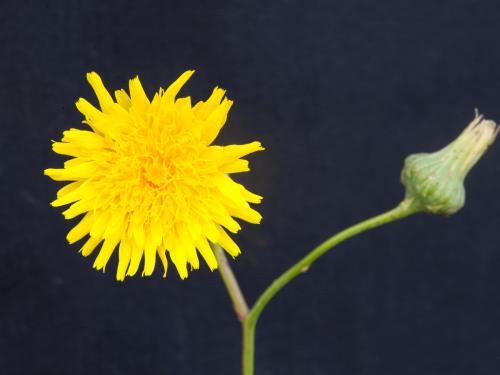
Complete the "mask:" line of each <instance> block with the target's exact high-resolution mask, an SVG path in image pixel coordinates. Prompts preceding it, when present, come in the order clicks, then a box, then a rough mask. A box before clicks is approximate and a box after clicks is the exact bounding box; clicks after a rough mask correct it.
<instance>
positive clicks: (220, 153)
mask: <svg viewBox="0 0 500 375" xmlns="http://www.w3.org/2000/svg"><path fill="white" fill-rule="evenodd" d="M192 74H193V71H187V72H185V73H184V74H182V75H181V76H180V77H179V78H178V79H177V80H176V81H175V82H174V83H173V84H172V85H170V87H169V88H167V89H166V90H162V89H160V90H159V92H158V93H156V94H155V96H154V98H153V99H152V100H151V101H150V100H149V99H148V97H147V96H146V94H145V92H144V90H143V88H142V85H141V83H140V81H139V78H137V77H136V78H134V79H132V80H130V82H129V90H130V95H128V94H127V93H126V92H125V90H117V91H115V99H116V101H115V100H113V98H112V97H111V95H110V94H109V92H108V91H107V90H106V88H105V87H104V85H103V83H102V80H101V78H100V77H99V75H97V73H89V74H87V80H88V82H89V83H90V85H91V86H92V88H93V89H94V91H95V94H96V96H97V99H98V101H99V105H100V110H99V109H97V108H96V107H94V106H93V105H92V104H90V103H89V102H88V101H86V100H85V99H82V98H80V99H79V100H78V101H77V103H76V107H77V108H78V110H79V111H80V112H81V113H82V114H83V115H84V116H85V121H84V123H86V124H87V125H88V126H89V127H90V130H80V129H74V128H72V129H69V130H67V131H65V132H63V138H62V140H61V142H54V143H53V145H52V148H53V150H54V152H56V153H58V154H62V155H67V156H70V157H72V159H70V160H68V161H66V162H65V163H64V168H61V169H52V168H51V169H46V170H45V174H46V175H47V176H49V177H51V178H52V179H53V180H56V181H70V183H68V184H67V185H66V186H64V187H63V188H62V189H60V190H59V191H58V193H57V199H56V200H55V201H53V202H52V205H53V206H63V205H68V204H71V205H70V207H69V208H68V209H66V211H64V212H63V215H64V217H65V218H66V219H72V218H75V217H77V216H79V215H83V217H82V218H81V220H80V222H79V223H78V224H77V225H76V226H75V227H74V228H73V229H71V230H70V232H69V233H68V235H67V240H68V242H69V243H74V242H76V241H78V240H80V239H82V238H84V237H86V236H88V238H87V241H86V242H85V243H84V245H83V246H82V248H81V253H82V255H84V256H88V255H90V254H91V253H92V252H93V251H94V249H96V248H97V246H98V245H99V244H101V243H102V245H101V247H100V251H99V254H98V255H97V257H96V259H95V261H94V268H96V269H98V270H101V269H102V270H104V268H105V266H106V264H107V262H108V260H109V259H110V257H111V255H112V254H113V252H114V250H115V248H117V247H118V268H117V272H116V278H117V279H118V280H124V278H125V276H133V275H135V274H136V272H137V270H138V269H139V266H140V263H141V260H142V259H143V258H144V270H143V272H142V275H143V276H149V275H151V274H152V272H153V270H154V267H155V263H156V259H157V256H158V258H159V259H160V260H161V262H162V264H163V268H164V274H163V276H165V275H166V272H167V264H168V260H167V255H168V258H170V260H171V261H172V262H173V263H174V265H175V267H176V269H177V271H178V273H179V275H180V277H181V278H182V279H184V278H186V277H187V276H188V266H187V265H188V264H189V265H190V266H191V268H192V269H197V268H199V259H198V253H199V254H201V256H202V257H203V259H204V260H205V261H206V263H207V264H208V266H209V267H210V269H211V270H213V269H215V268H217V260H216V258H215V256H214V253H213V251H212V248H211V246H210V242H211V243H214V244H216V243H218V244H220V245H221V246H222V247H223V248H224V249H225V250H226V251H227V252H228V253H229V254H230V255H232V256H233V257H235V256H236V255H238V254H239V253H240V249H239V247H238V245H236V243H235V242H234V241H233V240H232V239H231V237H229V235H228V234H227V232H226V230H227V231H229V232H231V233H236V232H238V231H239V230H240V225H239V224H238V222H237V221H236V220H234V218H238V219H242V220H245V221H247V222H250V223H254V224H258V223H259V222H260V220H261V216H260V214H259V213H258V212H257V211H255V210H254V209H252V208H251V207H250V205H249V203H260V201H261V199H262V198H261V197H260V196H258V195H256V194H253V193H251V192H250V191H248V190H247V189H246V188H245V187H244V186H243V185H241V184H238V183H236V182H235V181H233V180H232V179H231V177H229V174H231V173H239V172H246V171H248V170H249V168H248V161H247V160H245V159H242V157H244V156H245V155H248V154H250V153H252V152H255V151H260V150H263V148H262V146H261V144H260V142H251V143H248V144H242V145H229V146H216V145H212V143H213V141H214V140H215V138H216V137H217V135H218V133H219V131H220V130H221V128H222V127H223V126H224V123H225V122H226V118H227V114H228V112H229V109H230V108H231V105H232V103H233V102H232V101H231V100H228V99H227V98H225V97H224V95H225V91H224V90H222V89H220V88H217V87H216V88H215V89H214V90H213V93H212V95H211V96H210V97H209V98H208V99H207V100H206V101H200V102H198V103H197V104H196V105H195V106H191V98H190V97H183V98H177V99H176V96H177V94H178V92H179V90H180V89H181V88H182V86H183V85H184V84H185V83H186V81H187V80H188V79H189V78H190V77H191V75H192Z"/></svg>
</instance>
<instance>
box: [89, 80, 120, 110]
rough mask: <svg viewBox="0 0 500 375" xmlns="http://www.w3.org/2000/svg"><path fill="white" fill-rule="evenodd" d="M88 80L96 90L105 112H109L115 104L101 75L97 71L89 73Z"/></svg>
mask: <svg viewBox="0 0 500 375" xmlns="http://www.w3.org/2000/svg"><path fill="white" fill-rule="evenodd" d="M87 81H88V82H89V83H90V86H92V88H93V89H94V92H95V94H96V96H97V99H98V100H99V105H100V106H101V110H102V111H103V112H109V111H110V110H111V108H112V107H113V105H114V104H115V103H114V101H113V98H112V97H111V95H109V92H108V90H106V88H105V87H104V84H103V83H102V79H101V77H99V75H98V74H97V73H96V72H90V73H87Z"/></svg>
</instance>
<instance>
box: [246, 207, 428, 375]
mask: <svg viewBox="0 0 500 375" xmlns="http://www.w3.org/2000/svg"><path fill="white" fill-rule="evenodd" d="M418 211H419V207H418V206H417V205H415V204H414V203H413V202H412V201H409V200H404V201H403V202H402V203H401V204H400V205H399V206H397V207H396V208H394V209H392V210H390V211H387V212H385V213H382V214H380V215H377V216H375V217H372V218H370V219H368V220H365V221H362V222H360V223H358V224H356V225H353V226H351V227H349V228H347V229H344V230H343V231H341V232H339V233H338V234H336V235H334V236H333V237H330V238H329V239H327V240H326V241H325V242H323V243H322V244H320V245H319V246H317V247H316V248H314V249H313V250H312V251H311V252H309V253H308V254H307V255H306V256H305V257H304V258H302V259H301V260H300V261H298V262H297V263H296V264H295V265H293V266H292V267H291V268H289V269H288V270H287V271H285V272H284V273H283V274H282V275H281V276H280V277H278V278H277V279H275V280H274V281H273V282H272V284H271V285H270V286H269V287H268V288H267V289H266V290H265V291H264V292H263V293H262V294H261V295H260V297H259V298H258V299H257V302H255V304H254V305H253V307H252V308H251V309H250V311H249V313H248V315H246V318H245V319H244V320H243V375H253V369H254V346H255V327H256V325H257V321H258V319H259V317H260V314H261V313H262V311H263V310H264V308H265V307H266V305H267V304H268V303H269V301H270V300H271V299H272V298H273V297H274V296H275V295H276V293H278V292H279V291H280V290H281V289H282V288H283V287H284V286H285V285H286V284H288V283H289V282H290V281H292V280H293V279H294V278H295V277H297V276H298V275H300V274H301V273H303V272H305V271H307V270H308V269H309V267H310V265H311V264H312V263H314V262H315V261H316V259H318V258H319V257H320V256H321V255H323V254H324V253H326V252H327V251H328V250H330V249H331V248H333V247H334V246H336V245H338V244H339V243H341V242H343V241H345V240H347V239H348V238H351V237H353V236H355V235H357V234H360V233H363V232H365V231H367V230H370V229H373V228H376V227H379V226H381V225H384V224H387V223H390V222H392V221H396V220H399V219H402V218H404V217H407V216H409V215H411V214H413V213H416V212H418Z"/></svg>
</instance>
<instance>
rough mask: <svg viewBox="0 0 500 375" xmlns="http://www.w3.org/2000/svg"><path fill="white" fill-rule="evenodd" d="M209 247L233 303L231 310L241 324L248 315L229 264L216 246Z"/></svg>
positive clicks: (220, 248) (222, 251) (243, 298)
mask: <svg viewBox="0 0 500 375" xmlns="http://www.w3.org/2000/svg"><path fill="white" fill-rule="evenodd" d="M211 246H212V250H213V251H214V253H215V257H216V258H217V263H218V264H219V267H218V268H219V273H220V275H221V277H222V280H223V281H224V285H225V286H226V289H227V292H228V294H229V297H231V301H232V302H233V308H234V311H235V312H236V316H237V317H238V320H239V321H240V322H243V321H244V320H245V318H246V317H247V315H248V305H247V302H246V301H245V297H244V296H243V293H242V292H241V289H240V286H239V284H238V281H237V280H236V277H235V276H234V273H233V270H232V269H231V266H229V263H228V262H227V258H226V254H225V253H224V250H223V249H222V247H220V245H218V244H211Z"/></svg>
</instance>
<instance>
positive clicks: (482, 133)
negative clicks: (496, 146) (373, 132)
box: [401, 111, 499, 215]
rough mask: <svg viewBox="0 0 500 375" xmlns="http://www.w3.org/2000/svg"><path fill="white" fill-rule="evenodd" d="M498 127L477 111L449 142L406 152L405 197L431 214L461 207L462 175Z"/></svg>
mask: <svg viewBox="0 0 500 375" xmlns="http://www.w3.org/2000/svg"><path fill="white" fill-rule="evenodd" d="M498 130H499V128H498V126H497V124H496V123H495V122H494V121H491V120H486V119H484V118H483V116H482V115H480V114H479V113H478V112H477V111H476V115H475V117H474V119H473V120H472V122H471V123H470V124H469V125H468V126H467V127H466V128H465V130H464V131H463V132H462V133H461V134H460V136H459V137H458V138H457V139H455V140H454V141H453V142H451V143H450V144H449V145H448V146H446V147H444V148H443V149H441V150H439V151H437V152H434V153H421V154H414V155H410V156H408V157H407V158H406V160H405V166H404V168H403V171H402V173H401V181H402V183H403V185H405V187H406V198H407V201H411V202H412V204H414V205H416V206H418V207H419V209H421V210H423V211H427V212H430V213H434V214H442V215H451V214H454V213H455V212H457V211H458V210H460V209H461V208H462V207H463V205H464V203H465V188H464V180H465V177H466V176H467V174H468V173H469V171H470V170H471V169H472V167H473V166H474V165H475V164H476V163H477V162H478V161H479V159H480V158H481V156H483V154H484V153H485V152H486V150H487V149H488V147H489V146H490V145H491V144H492V143H493V142H494V141H495V138H496V136H497V134H498Z"/></svg>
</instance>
